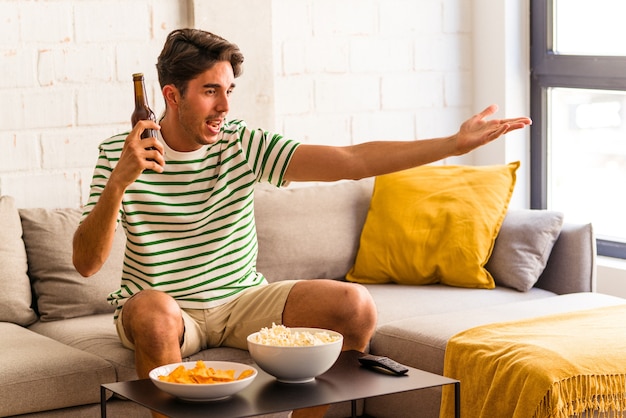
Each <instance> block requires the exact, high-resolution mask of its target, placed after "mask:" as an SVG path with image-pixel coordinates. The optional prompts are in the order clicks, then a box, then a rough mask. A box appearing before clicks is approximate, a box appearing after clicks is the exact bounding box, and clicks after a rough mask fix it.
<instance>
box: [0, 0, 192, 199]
mask: <svg viewBox="0 0 626 418" xmlns="http://www.w3.org/2000/svg"><path fill="white" fill-rule="evenodd" d="M188 15H189V13H188V10H187V7H186V2H181V1H179V0H133V1H125V0H120V1H117V0H90V1H72V0H54V1H52V0H48V1H46V0H42V1H24V0H2V2H0V25H2V37H0V74H1V76H0V97H2V99H1V100H2V101H1V102H0V194H8V195H12V196H14V197H15V198H16V202H17V204H18V206H20V207H77V206H80V205H81V204H82V203H83V202H84V200H85V198H86V194H87V192H88V185H89V182H90V179H91V173H92V170H93V165H94V162H95V160H96V157H97V145H98V143H99V142H100V141H101V140H103V139H104V138H106V137H108V136H111V135H113V134H115V133H118V132H122V131H124V130H128V129H129V128H130V121H129V119H130V113H131V112H132V108H133V98H132V73H134V72H138V71H143V72H144V73H145V74H146V77H147V80H148V86H147V87H148V94H149V96H150V98H151V100H152V102H153V108H154V109H155V111H157V112H159V111H162V108H163V105H162V99H161V96H160V91H159V88H158V83H157V80H156V70H155V68H154V64H155V63H156V57H157V55H158V53H159V51H160V49H161V47H162V45H163V41H164V39H165V36H166V35H167V33H169V32H170V31H171V30H172V29H174V28H176V27H181V26H187V25H189V24H190V23H189V20H188ZM157 95H158V96H157Z"/></svg>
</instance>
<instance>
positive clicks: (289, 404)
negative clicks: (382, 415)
mask: <svg viewBox="0 0 626 418" xmlns="http://www.w3.org/2000/svg"><path fill="white" fill-rule="evenodd" d="M359 355H360V353H359V352H357V351H346V352H343V353H341V355H340V356H339V359H338V360H337V362H336V363H335V365H334V366H333V367H332V368H331V369H330V370H329V371H327V372H326V373H324V374H323V375H321V376H319V377H317V378H316V379H315V381H314V382H310V383H302V384H287V383H280V382H278V381H276V379H275V378H274V377H272V376H270V375H269V374H267V373H265V372H264V371H263V370H261V369H260V368H258V367H257V369H258V371H259V373H258V375H257V377H256V378H255V379H254V382H252V384H250V386H248V387H247V388H245V389H244V390H242V391H241V392H239V393H237V394H236V395H234V396H232V397H230V398H228V399H225V400H221V401H213V402H184V401H181V400H179V399H177V398H175V397H174V396H172V395H170V394H168V393H166V392H163V391H161V390H160V389H158V388H157V387H156V386H155V385H154V384H153V383H152V381H151V380H150V379H142V380H133V381H130V382H117V383H107V384H104V385H102V386H101V387H100V406H101V414H102V418H106V412H107V411H106V405H107V402H106V395H107V390H109V391H111V392H113V393H116V394H118V395H120V396H122V397H124V398H127V399H128V400H130V401H132V402H135V403H137V404H139V405H142V406H145V407H146V408H149V409H151V410H154V411H157V412H160V413H162V414H164V415H167V416H170V417H173V418H176V417H181V418H182V417H184V418H195V417H198V418H200V417H202V418H205V417H207V416H215V417H220V418H238V417H248V416H255V415H264V414H272V413H277V412H283V411H291V410H293V409H300V408H307V407H311V406H318V405H326V404H333V403H338V402H344V401H351V402H352V416H353V417H356V401H357V400H359V399H364V398H371V397H374V396H380V395H389V394H392V393H398V392H407V391H411V390H418V389H425V388H430V387H436V386H444V385H452V384H453V385H454V397H455V399H454V400H455V417H456V418H460V393H461V384H460V382H459V381H458V380H454V379H450V378H447V377H443V376H439V375H436V374H433V373H428V372H425V371H423V370H418V369H414V368H412V367H409V372H408V374H407V375H406V376H401V377H398V376H390V375H385V374H381V373H376V372H373V371H371V370H369V369H366V368H364V367H361V365H360V363H359V362H358V360H357V359H358V357H359Z"/></svg>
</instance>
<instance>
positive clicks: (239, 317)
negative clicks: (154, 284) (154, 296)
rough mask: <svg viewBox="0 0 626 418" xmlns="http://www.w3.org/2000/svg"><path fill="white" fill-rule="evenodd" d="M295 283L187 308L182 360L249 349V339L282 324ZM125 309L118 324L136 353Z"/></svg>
mask: <svg viewBox="0 0 626 418" xmlns="http://www.w3.org/2000/svg"><path fill="white" fill-rule="evenodd" d="M295 284H296V281H295V280H285V281H280V282H275V283H271V284H268V285H263V286H256V287H253V288H250V289H248V290H246V291H245V292H243V294H242V295H241V296H239V297H238V298H237V299H235V300H233V301H232V302H229V303H227V304H224V305H221V306H217V307H215V308H209V309H183V310H182V316H183V321H184V323H185V332H184V337H183V343H182V345H181V347H180V350H181V354H182V357H183V358H185V357H189V356H191V355H192V354H195V353H197V352H198V351H201V350H203V349H205V348H208V347H220V346H226V347H235V348H241V349H243V350H247V349H248V343H247V342H246V338H247V337H248V335H250V334H252V333H253V332H256V331H259V330H260V329H261V328H263V327H271V326H272V323H276V324H281V323H282V317H283V310H284V308H285V303H286V302H287V296H289V292H290V291H291V288H292V287H293V285H295ZM123 313H124V308H123V307H122V310H121V311H120V314H119V316H118V318H117V321H116V324H115V326H116V329H117V334H118V335H119V337H120V340H121V341H122V344H123V345H124V347H126V348H130V349H131V350H134V349H135V347H134V345H133V343H131V342H130V341H129V340H128V338H127V337H126V334H125V333H124V327H123V322H122V321H123Z"/></svg>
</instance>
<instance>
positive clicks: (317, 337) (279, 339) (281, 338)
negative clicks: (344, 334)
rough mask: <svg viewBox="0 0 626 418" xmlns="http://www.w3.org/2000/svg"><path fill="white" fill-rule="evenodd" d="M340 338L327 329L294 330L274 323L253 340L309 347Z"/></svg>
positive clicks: (261, 342) (259, 342)
mask: <svg viewBox="0 0 626 418" xmlns="http://www.w3.org/2000/svg"><path fill="white" fill-rule="evenodd" d="M339 339H340V337H339V336H337V335H331V334H329V333H328V332H325V331H319V332H315V333H311V332H303V331H292V330H291V329H290V328H287V327H286V326H284V325H276V324H274V323H272V328H267V327H265V328H262V329H261V331H259V332H258V333H257V334H256V335H255V336H254V338H253V339H252V340H253V342H255V343H257V344H263V345H275V346H281V347H308V346H312V345H322V344H328V343H332V342H335V341H338V340H339Z"/></svg>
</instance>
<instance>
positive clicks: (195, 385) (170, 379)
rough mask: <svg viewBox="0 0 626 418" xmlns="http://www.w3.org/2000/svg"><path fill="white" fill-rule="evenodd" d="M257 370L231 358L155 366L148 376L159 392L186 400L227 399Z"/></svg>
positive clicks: (250, 381) (251, 377)
mask: <svg viewBox="0 0 626 418" xmlns="http://www.w3.org/2000/svg"><path fill="white" fill-rule="evenodd" d="M257 374H258V371H257V370H256V369H255V368H254V367H252V366H250V365H248V364H242V363H235V362H232V361H202V360H198V361H186V362H182V363H172V364H167V365H165V366H160V367H157V368H155V369H153V370H151V371H150V374H149V376H150V379H151V380H152V382H153V383H154V384H155V385H156V386H157V387H158V388H159V389H161V390H162V391H165V392H167V393H169V394H171V395H174V396H176V397H177V398H179V399H182V400H185V401H194V402H206V401H216V400H220V399H225V398H228V397H229V396H232V395H234V394H236V393H237V392H239V391H241V390H243V389H244V388H246V387H247V386H248V385H249V384H250V383H252V381H253V380H254V378H255V377H256V376H257Z"/></svg>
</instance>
